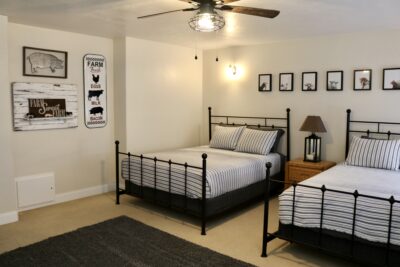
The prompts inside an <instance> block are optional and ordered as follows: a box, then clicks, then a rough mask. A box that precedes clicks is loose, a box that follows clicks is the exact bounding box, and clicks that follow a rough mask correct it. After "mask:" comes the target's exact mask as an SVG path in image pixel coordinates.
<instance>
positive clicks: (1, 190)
mask: <svg viewBox="0 0 400 267" xmlns="http://www.w3.org/2000/svg"><path fill="white" fill-rule="evenodd" d="M7 26H8V22H7V17H4V16H0V70H1V71H0V88H1V90H0V101H1V103H0V151H1V153H0V224H1V223H6V222H10V221H12V220H8V219H7V218H4V217H3V216H2V215H4V214H6V213H9V212H12V211H15V210H16V191H15V183H14V168H13V151H12V141H11V138H12V131H11V123H12V122H11V118H12V115H11V94H10V90H9V83H8V43H7V40H8V38H7ZM7 217H8V216H7ZM14 218H15V217H14ZM15 219H16V218H15Z"/></svg>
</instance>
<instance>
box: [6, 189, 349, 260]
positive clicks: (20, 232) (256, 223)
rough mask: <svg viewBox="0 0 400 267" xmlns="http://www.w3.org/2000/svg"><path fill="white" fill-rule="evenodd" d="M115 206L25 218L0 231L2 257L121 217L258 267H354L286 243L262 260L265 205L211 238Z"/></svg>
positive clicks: (60, 209)
mask: <svg viewBox="0 0 400 267" xmlns="http://www.w3.org/2000/svg"><path fill="white" fill-rule="evenodd" d="M121 200H122V201H121V205H119V206H116V205H115V204H114V195H113V194H111V193H110V194H103V195H99V196H95V197H90V198H85V199H81V200H76V201H71V202H68V203H63V204H59V205H53V206H49V207H45V208H40V209H36V210H31V211H26V212H21V213H20V220H19V222H17V223H12V224H8V225H3V226H0V253H2V252H5V251H8V250H12V249H15V248H17V247H20V246H25V245H28V244H32V243H35V242H38V241H40V240H43V239H45V238H48V237H51V236H54V235H58V234H62V233H65V232H68V231H72V230H75V229H77V228H79V227H82V226H87V225H91V224H94V223H97V222H101V221H104V220H107V219H111V218H114V217H117V216H120V215H126V216H129V217H131V218H134V219H136V220H138V221H141V222H143V223H145V224H148V225H151V226H153V227H156V228H159V229H161V230H163V231H166V232H168V233H171V234H173V235H176V236H179V237H181V238H183V239H186V240H188V241H190V242H193V243H195V244H198V245H201V246H204V247H207V248H209V249H212V250H214V251H217V252H220V253H222V254H225V255H228V256H231V257H234V258H237V259H240V260H242V261H246V262H249V263H251V264H254V265H257V266H324V267H325V266H354V265H353V264H352V263H350V262H347V261H345V260H342V259H340V258H335V257H332V256H329V255H326V254H323V253H321V252H319V251H316V250H313V249H309V248H306V247H303V246H299V245H294V244H289V243H287V242H284V241H282V240H274V241H272V242H270V243H269V247H268V253H269V256H268V258H261V257H260V253H261V236H262V216H263V213H262V211H263V205H262V203H261V202H260V203H257V204H254V205H252V206H250V207H248V208H246V209H242V210H241V211H237V212H233V213H229V214H228V215H226V214H225V215H224V216H223V217H221V218H217V219H216V220H213V221H212V222H211V223H210V224H209V225H208V231H207V236H201V235H200V228H199V222H198V221H197V220H195V219H192V218H191V217H187V216H185V215H182V214H179V213H175V212H171V211H169V210H166V209H162V208H158V207H155V206H153V205H151V204H146V203H144V202H143V201H141V200H138V199H135V198H133V197H130V196H122V198H121ZM270 212H271V213H270V214H271V215H270V216H271V221H273V223H271V224H270V229H271V230H273V229H276V227H277V223H278V219H277V199H274V200H273V201H272V202H271V211H270Z"/></svg>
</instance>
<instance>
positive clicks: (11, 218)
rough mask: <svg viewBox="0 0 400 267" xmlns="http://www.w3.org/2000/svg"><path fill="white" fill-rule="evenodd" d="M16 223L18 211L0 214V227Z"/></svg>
mask: <svg viewBox="0 0 400 267" xmlns="http://www.w3.org/2000/svg"><path fill="white" fill-rule="evenodd" d="M17 221H18V211H16V210H15V211H10V212H5V213H0V225H3V224H8V223H13V222H17Z"/></svg>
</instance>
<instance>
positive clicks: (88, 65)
mask: <svg viewBox="0 0 400 267" xmlns="http://www.w3.org/2000/svg"><path fill="white" fill-rule="evenodd" d="M83 70H84V86H85V90H84V92H85V95H84V98H85V99H84V100H85V125H86V127H88V128H101V127H104V126H106V124H107V79H106V78H107V77H106V74H107V69H106V59H105V57H104V56H102V55H95V54H87V55H85V56H84V57H83Z"/></svg>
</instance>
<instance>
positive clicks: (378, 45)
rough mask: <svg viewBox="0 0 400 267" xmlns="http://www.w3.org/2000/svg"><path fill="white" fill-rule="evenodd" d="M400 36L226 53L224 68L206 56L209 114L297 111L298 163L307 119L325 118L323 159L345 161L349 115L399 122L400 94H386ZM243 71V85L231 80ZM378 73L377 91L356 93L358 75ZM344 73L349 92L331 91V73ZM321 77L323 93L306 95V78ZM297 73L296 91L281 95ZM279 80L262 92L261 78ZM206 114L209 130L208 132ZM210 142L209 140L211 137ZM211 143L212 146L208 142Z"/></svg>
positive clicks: (295, 143)
mask: <svg viewBox="0 0 400 267" xmlns="http://www.w3.org/2000/svg"><path fill="white" fill-rule="evenodd" d="M399 41H400V34H399V32H384V33H368V34H367V33H363V34H352V35H340V36H339V35H338V36H331V37H319V38H312V39H304V40H293V41H287V42H281V43H273V44H266V45H257V46H246V47H236V48H230V49H224V50H222V51H220V59H221V61H220V62H219V63H215V61H214V60H213V58H214V56H215V52H214V51H206V52H204V66H203V73H204V76H203V88H204V91H203V94H204V103H203V110H204V109H205V108H206V107H207V106H212V107H213V108H214V111H215V112H216V113H227V114H239V115H263V116H264V115H269V116H284V115H285V109H286V108H287V107H290V108H291V109H292V139H291V140H292V158H294V157H299V156H300V157H301V156H302V153H303V146H304V137H305V136H306V135H308V134H309V133H303V132H300V131H299V128H300V126H301V124H302V122H303V121H304V119H305V117H306V116H307V115H319V116H321V117H322V119H323V121H324V123H325V126H326V128H327V131H328V133H326V134H321V136H322V138H323V149H324V153H323V158H324V159H329V160H335V161H340V160H343V159H344V150H345V147H344V146H345V116H346V113H345V110H346V109H347V108H351V109H352V110H353V115H354V117H353V118H356V119H373V120H386V121H400V120H399V111H400V110H399V104H398V103H399V99H400V91H382V69H383V68H385V67H399V65H400V64H399V62H400V53H398V42H399ZM232 63H235V64H237V65H238V67H240V68H242V70H243V74H242V76H241V77H240V78H239V79H238V80H230V79H228V77H227V75H226V69H227V67H228V65H229V64H232ZM358 68H371V69H373V79H372V87H373V90H372V91H364V92H355V91H353V70H354V69H358ZM328 70H343V71H344V91H343V92H327V91H326V86H325V83H326V71H328ZM306 71H318V91H317V92H302V91H301V87H300V86H301V73H302V72H306ZM280 72H294V73H295V91H294V92H279V91H278V83H279V76H278V75H279V73H280ZM260 73H272V74H273V92H271V93H260V92H258V89H257V86H258V74H260ZM205 118H206V113H205V112H203V126H204V127H203V130H204V131H206V129H207V124H206V119H205ZM205 136H206V135H205ZM203 141H204V142H205V141H206V140H205V139H203Z"/></svg>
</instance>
